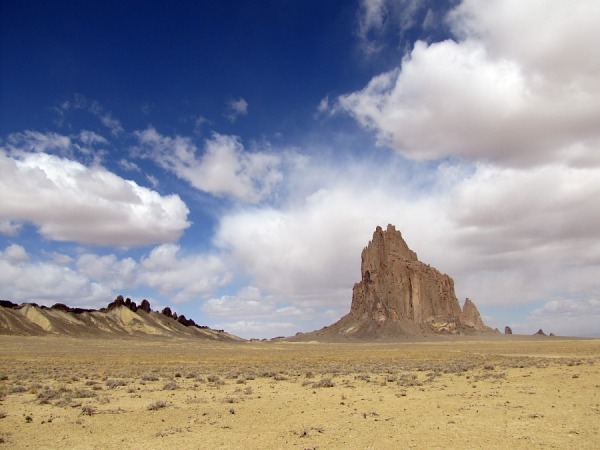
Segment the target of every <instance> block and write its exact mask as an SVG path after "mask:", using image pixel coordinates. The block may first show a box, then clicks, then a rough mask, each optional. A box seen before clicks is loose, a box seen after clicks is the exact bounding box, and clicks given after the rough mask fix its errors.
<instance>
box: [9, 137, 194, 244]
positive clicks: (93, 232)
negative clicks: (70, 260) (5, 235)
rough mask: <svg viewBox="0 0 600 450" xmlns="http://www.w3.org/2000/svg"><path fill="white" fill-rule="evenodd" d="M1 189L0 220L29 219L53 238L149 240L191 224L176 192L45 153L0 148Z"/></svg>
mask: <svg viewBox="0 0 600 450" xmlns="http://www.w3.org/2000/svg"><path fill="white" fill-rule="evenodd" d="M0 191H1V192H2V202H0V219H1V220H3V221H10V222H11V223H14V222H30V223H32V224H34V225H35V226H36V227H37V228H38V230H39V232H40V234H42V235H43V236H44V237H46V238H47V239H52V240H57V241H72V242H79V243H83V244H92V245H117V246H124V247H130V246H139V245H148V244H153V243H161V242H170V241H174V240H176V239H178V238H179V236H180V235H181V233H182V232H183V230H184V229H186V228H187V227H188V226H189V222H188V221H187V215H188V212H189V211H188V209H187V207H186V205H185V204H184V203H183V201H181V199H180V198H179V196H177V195H168V196H162V195H160V194H159V193H157V192H155V191H152V190H150V189H147V188H144V187H142V186H139V185H138V184H136V183H135V182H133V181H130V180H125V179H123V178H120V177H119V176H117V175H115V174H113V173H111V172H109V171H108V170H106V169H104V168H103V167H101V166H92V167H87V166H84V165H83V164H81V163H79V162H76V161H73V160H70V159H66V158H61V157H58V156H55V155H51V154H47V153H28V152H24V151H22V152H12V154H7V153H6V152H5V151H4V150H3V149H0ZM5 223H6V222H5Z"/></svg>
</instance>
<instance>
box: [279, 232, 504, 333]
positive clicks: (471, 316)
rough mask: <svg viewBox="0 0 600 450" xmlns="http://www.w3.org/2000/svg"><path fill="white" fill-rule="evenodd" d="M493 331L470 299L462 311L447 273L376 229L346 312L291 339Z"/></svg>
mask: <svg viewBox="0 0 600 450" xmlns="http://www.w3.org/2000/svg"><path fill="white" fill-rule="evenodd" d="M477 333H497V331H495V330H493V329H492V328H490V327H487V326H486V325H485V324H484V323H483V320H482V319H481V315H480V314H479V311H478V310H477V307H476V306H475V303H473V301H471V300H470V299H468V298H467V299H466V300H465V303H464V305H463V307H462V309H461V307H460V305H459V303H458V300H457V298H456V295H455V293H454V281H453V280H452V278H450V277H449V276H448V275H445V274H442V273H441V272H439V271H438V270H436V269H435V268H433V267H431V266H429V265H428V264H424V263H422V262H421V261H419V260H418V258H417V254H416V253H415V252H414V251H412V250H411V249H410V248H409V247H408V245H407V244H406V242H405V241H404V239H403V238H402V234H401V233H400V231H398V230H396V228H395V227H394V226H393V225H388V226H387V229H386V230H385V231H384V230H383V229H382V228H381V227H379V226H378V227H377V228H376V230H375V232H374V233H373V239H372V240H371V241H370V242H369V244H368V245H367V247H365V248H364V249H363V251H362V255H361V280H360V281H359V282H358V283H356V284H355V285H354V288H353V291H352V303H351V306H350V312H349V313H348V314H347V315H345V316H344V317H342V318H341V319H340V320H338V321H337V322H336V323H334V324H333V325H330V326H327V327H325V328H323V329H321V330H318V331H314V332H311V333H300V334H298V335H296V336H295V337H293V338H290V339H291V340H300V339H301V340H305V339H319V338H325V339H327V338H332V339H335V338H336V337H337V338H339V337H342V338H358V339H363V338H364V339H379V338H395V337H402V336H431V335H440V334H449V335H454V334H477Z"/></svg>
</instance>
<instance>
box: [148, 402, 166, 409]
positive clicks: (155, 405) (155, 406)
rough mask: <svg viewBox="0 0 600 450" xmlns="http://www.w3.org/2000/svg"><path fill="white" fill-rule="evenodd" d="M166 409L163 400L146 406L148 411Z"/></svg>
mask: <svg viewBox="0 0 600 450" xmlns="http://www.w3.org/2000/svg"><path fill="white" fill-rule="evenodd" d="M166 407H167V402H165V401H164V400H156V401H155V402H153V403H150V404H149V405H148V407H147V408H148V411H157V410H159V409H162V408H166Z"/></svg>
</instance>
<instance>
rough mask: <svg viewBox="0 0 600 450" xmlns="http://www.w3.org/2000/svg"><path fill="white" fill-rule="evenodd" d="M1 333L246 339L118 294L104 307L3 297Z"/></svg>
mask: <svg viewBox="0 0 600 450" xmlns="http://www.w3.org/2000/svg"><path fill="white" fill-rule="evenodd" d="M0 334H13V335H39V336H44V335H58V336H61V335H63V336H76V337H130V336H135V337H140V338H141V337H150V336H152V337H193V338H200V339H207V340H213V341H242V340H243V339H241V338H239V337H237V336H234V335H231V334H229V333H226V332H225V331H224V330H213V329H211V328H209V327H207V326H202V325H197V324H196V322H194V320H192V319H187V318H186V317H185V316H184V315H183V314H181V315H177V313H176V312H175V311H171V309H170V308H168V307H167V308H164V309H163V310H162V312H157V311H152V308H151V307H150V302H149V301H148V300H146V299H144V300H142V301H141V303H140V304H139V306H138V305H137V304H136V303H135V302H134V301H132V300H131V299H130V298H123V296H122V295H119V296H117V298H115V300H113V301H112V302H110V303H109V304H108V305H107V306H106V307H105V308H101V309H100V310H95V309H84V308H72V307H69V306H67V305H64V304H62V303H56V304H55V305H53V306H51V307H50V308H48V307H47V306H39V305H37V304H35V303H23V304H20V305H19V304H16V303H13V302H11V301H8V300H0Z"/></svg>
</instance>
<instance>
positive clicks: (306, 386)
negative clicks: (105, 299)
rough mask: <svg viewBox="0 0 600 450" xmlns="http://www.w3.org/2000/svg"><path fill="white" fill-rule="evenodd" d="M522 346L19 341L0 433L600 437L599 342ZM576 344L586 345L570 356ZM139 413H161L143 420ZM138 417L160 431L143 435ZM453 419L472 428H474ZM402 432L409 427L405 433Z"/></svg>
mask: <svg viewBox="0 0 600 450" xmlns="http://www.w3.org/2000/svg"><path fill="white" fill-rule="evenodd" d="M0 339H1V337H0ZM40 342H42V343H43V342H44V341H43V340H40ZM515 342H516V341H515V340H514V339H513V340H512V341H511V342H510V345H508V344H507V345H504V344H503V343H498V344H495V343H491V344H489V346H487V347H486V345H488V344H477V347H476V346H475V344H473V343H472V342H465V343H464V344H463V343H461V342H460V341H458V342H457V343H453V344H452V347H451V348H452V351H448V350H449V348H450V347H449V346H448V345H447V344H446V343H440V344H437V343H433V344H432V343H428V344H427V345H423V344H419V343H415V344H410V343H408V344H405V343H403V344H402V345H401V346H396V345H389V344H358V345H356V346H355V345H352V344H343V345H337V344H321V345H318V346H317V345H315V346H302V345H289V344H282V343H276V344H274V343H264V344H255V347H256V345H258V346H259V347H258V349H256V348H255V349H252V348H250V347H249V346H245V345H229V346H228V345H223V344H218V345H214V346H211V344H207V343H203V344H198V343H197V342H190V343H186V342H181V343H178V345H177V351H178V354H177V362H176V364H173V359H174V358H173V353H172V351H173V347H172V346H166V349H164V350H163V349H162V348H160V347H157V346H156V345H154V346H150V345H148V344H144V343H141V344H140V343H135V344H134V343H131V342H129V343H128V345H130V346H131V348H130V347H128V348H126V349H121V348H119V351H118V352H108V353H109V354H110V355H111V356H110V357H108V356H100V357H98V358H94V359H93V360H92V361H90V359H89V356H88V354H87V353H86V354H84V353H77V351H79V347H77V348H70V349H68V350H65V348H68V345H71V344H70V343H69V342H66V344H65V346H63V348H61V349H60V352H58V351H55V353H52V351H54V347H49V346H48V347H46V349H45V351H46V352H48V353H44V358H38V357H37V355H38V354H39V353H35V352H37V351H38V350H37V349H34V348H24V350H22V351H23V353H22V354H23V355H24V356H23V357H20V359H19V358H16V357H15V358H14V360H12V361H11V360H10V359H8V358H6V357H4V361H7V363H6V364H4V367H3V368H2V369H3V370H4V373H5V374H7V377H8V378H7V380H5V381H4V382H0V388H1V389H3V390H4V392H6V395H5V398H4V399H3V400H2V404H1V405H0V407H1V408H2V411H0V419H2V421H1V423H2V429H3V430H15V429H18V430H19V432H18V433H15V434H8V435H7V434H4V435H3V437H4V438H5V439H6V441H7V442H9V445H10V446H11V447H12V448H22V447H25V443H27V442H34V440H33V439H34V438H33V436H37V435H39V434H40V433H45V432H47V431H48V430H50V429H51V428H49V427H48V425H47V424H48V423H51V422H54V423H56V424H58V423H59V422H60V424H61V425H60V426H63V425H62V424H65V423H67V424H70V426H71V428H70V430H71V431H70V434H69V435H64V434H63V435H60V436H59V435H58V434H57V435H56V436H55V435H54V434H53V433H48V434H47V435H46V439H48V446H50V447H53V448H54V447H56V448H59V447H70V448H72V447H77V446H80V447H92V446H94V445H95V446H105V447H110V446H111V445H112V443H113V442H116V441H117V440H118V442H123V444H122V445H125V446H127V445H129V446H133V447H140V448H141V447H144V448H158V447H164V446H165V445H166V446H168V445H169V444H168V442H167V440H168V437H169V436H174V435H177V439H178V442H177V445H181V446H182V448H186V447H194V446H198V436H202V445H203V446H206V447H211V446H212V447H219V446H222V443H223V442H227V444H228V445H230V447H232V448H241V447H245V448H265V447H266V448H273V447H277V448H288V447H293V446H294V445H297V446H300V447H301V448H311V449H314V448H329V446H330V445H331V442H336V443H337V445H339V446H340V447H344V448H368V447H369V446H371V447H377V448H379V447H382V448H383V447H386V446H389V445H390V444H391V445H395V446H398V447H399V448H400V447H402V445H403V444H406V443H407V442H408V441H407V440H406V439H410V440H411V442H412V444H413V445H414V446H415V447H418V448H432V447H433V448H435V447H441V446H443V445H447V444H448V443H447V441H446V440H444V439H445V438H446V436H448V434H447V433H450V432H451V433H452V439H453V441H452V442H453V445H454V444H456V445H462V446H463V447H465V448H468V447H469V446H473V445H474V444H473V443H474V442H475V443H478V441H477V436H478V433H481V432H482V431H481V430H482V429H484V427H485V426H486V425H485V424H486V423H490V420H494V421H497V420H498V417H502V418H505V420H507V421H510V423H519V424H522V425H523V428H520V429H522V430H534V431H528V432H527V434H525V432H522V433H520V434H519V432H518V431H517V432H515V433H514V435H513V434H512V431H514V430H515V429H516V430H519V428H514V429H511V433H508V432H506V429H505V428H502V427H496V428H492V429H491V431H488V430H487V429H486V435H485V436H486V439H496V440H498V441H502V442H503V443H506V445H507V446H511V447H515V448H520V447H523V444H524V443H531V442H533V441H532V440H533V439H535V440H536V441H535V443H536V444H539V446H540V447H541V446H544V447H548V448H551V447H555V448H573V447H574V446H577V447H579V448H585V447H586V445H587V444H589V443H590V436H594V435H593V434H592V431H593V430H594V428H593V426H595V425H593V424H592V422H591V421H590V420H588V418H590V419H592V418H594V417H595V415H594V414H593V413H594V412H597V411H599V410H600V409H599V408H600V407H599V406H598V401H597V400H594V398H593V396H590V395H584V394H583V391H584V390H585V391H587V392H588V393H590V392H595V391H596V390H597V389H598V386H600V358H598V357H597V356H596V355H597V354H600V353H599V352H600V344H598V343H594V342H593V341H591V342H588V341H582V342H581V343H575V344H573V343H569V344H566V343H565V344H561V342H563V341H558V340H556V341H553V342H552V345H553V346H554V347H541V346H540V345H541V344H539V343H537V342H536V343H531V344H530V343H527V342H526V343H524V344H519V345H520V346H517V347H513V346H515V345H516V344H515ZM115 344H121V343H115ZM53 345H55V344H53ZM94 345H100V343H98V344H96V343H95V342H93V341H91V342H90V343H86V352H88V351H91V350H90V348H91V349H92V350H93V346H94ZM102 345H106V342H102ZM136 345H139V347H138V349H136V347H135V346H136ZM144 345H145V346H144ZM557 345H563V346H562V347H556V346H557ZM534 346H535V347H534ZM577 346H580V347H577ZM474 348H477V351H476V352H474V351H473V349H474ZM571 348H575V349H577V348H581V349H582V350H581V351H580V353H576V352H575V351H573V353H569V351H571V350H569V349H571ZM538 349H541V350H538ZM68 352H70V353H68ZM553 352H554V353H553ZM560 352H563V353H564V357H561V355H562V353H560ZM67 353H68V356H64V355H66V354H67ZM98 354H100V355H103V353H102V352H98ZM513 354H514V355H513ZM32 355H33V356H32ZM48 355H50V356H52V355H55V356H56V357H53V358H49V357H48ZM115 355H117V356H115ZM524 355H525V356H524ZM557 355H558V356H557ZM138 356H139V359H137V360H136V357H138ZM580 356H581V357H580ZM77 358H79V359H77ZM199 360H201V361H202V362H201V364H199V363H198V361H199ZM132 361H134V362H135V363H132ZM178 373H179V374H181V377H176V376H175V375H176V374H178ZM170 377H172V378H170ZM17 380H18V382H17ZM233 380H234V381H233ZM545 386H547V387H545ZM23 387H24V388H26V390H25V391H23ZM123 387H124V388H123ZM10 391H12V393H9V392H10ZM567 393H568V395H567ZM160 396H162V399H160V398H158V399H157V397H160ZM165 400H168V402H167V401H165ZM574 405H576V406H574ZM552 406H554V408H552ZM165 408H167V409H166V411H164V412H162V413H161V412H160V410H161V409H165ZM492 411H493V412H494V414H493V417H492V413H491V412H492ZM498 411H499V412H501V414H502V415H501V416H499V415H498V414H496V412H498ZM573 411H575V412H578V413H581V415H580V416H579V417H580V418H581V419H580V420H579V421H578V422H577V424H575V423H573V425H572V426H570V427H569V428H568V429H567V430H566V431H565V429H564V426H563V427H562V428H561V426H560V423H561V422H560V421H561V420H567V418H568V414H571V412H573ZM590 411H591V412H592V414H590ZM144 414H146V415H147V416H146V418H148V417H150V415H153V416H152V419H150V420H144ZM586 414H588V415H586ZM111 415H118V416H119V417H118V421H119V424H120V425H119V427H118V428H117V429H115V430H114V432H112V434H110V435H108V434H104V435H103V432H104V431H102V430H104V429H103V428H101V427H102V426H105V424H106V423H107V420H106V419H107V418H108V417H110V416H111ZM415 417H419V418H421V419H420V420H414V418H415ZM140 421H141V422H140ZM527 421H535V425H532V424H531V423H529V424H528V423H527ZM24 422H25V423H27V425H25V424H24ZM140 423H144V424H146V423H147V424H152V425H151V426H153V427H155V428H150V429H149V430H147V431H148V432H145V433H141V434H140V433H139V430H140ZM494 423H495V422H494ZM103 424H104V425H103ZM299 424H300V425H301V424H305V425H304V426H299ZM321 424H323V425H326V427H327V429H326V431H325V428H323V427H322V426H321ZM329 424H331V426H330V425H329ZM349 424H351V426H352V430H355V433H354V434H352V436H350V435H351V433H349V432H348V429H349V428H348V426H349ZM432 424H433V425H435V426H433V427H432ZM457 424H465V425H467V426H468V430H469V433H464V432H463V431H462V429H460V428H459V427H458V426H457ZM73 425H79V426H78V427H76V428H73ZM58 426H59V425H57V427H58ZM436 426H440V431H436V430H437V428H436ZM399 427H400V428H402V429H403V430H409V434H406V433H403V434H402V435H401V436H400V435H399V434H398V432H397V430H398V429H399ZM442 428H443V432H442ZM77 430H80V431H77ZM539 430H546V431H545V433H546V434H544V435H542V434H541V432H540V431H539ZM126 433H127V434H126ZM534 433H536V434H534ZM250 434H251V435H252V436H253V439H252V440H250V441H249V440H248V439H247V437H248V436H249V435H250ZM65 436H66V437H65ZM523 436H529V437H528V438H527V439H521V438H522V437H523ZM548 436H550V438H548ZM395 437H398V439H397V440H394V439H395ZM384 438H385V441H384V440H383V439H384ZM266 439H268V441H267V440H266ZM294 439H296V440H297V441H296V442H294ZM473 439H474V440H473ZM592 441H593V439H592ZM594 444H595V442H594ZM587 446H588V447H589V445H587ZM534 447H535V445H534Z"/></svg>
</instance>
